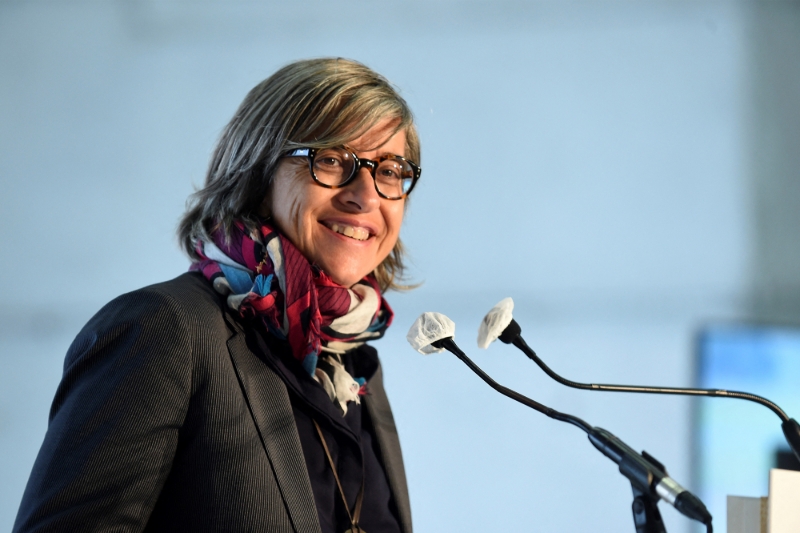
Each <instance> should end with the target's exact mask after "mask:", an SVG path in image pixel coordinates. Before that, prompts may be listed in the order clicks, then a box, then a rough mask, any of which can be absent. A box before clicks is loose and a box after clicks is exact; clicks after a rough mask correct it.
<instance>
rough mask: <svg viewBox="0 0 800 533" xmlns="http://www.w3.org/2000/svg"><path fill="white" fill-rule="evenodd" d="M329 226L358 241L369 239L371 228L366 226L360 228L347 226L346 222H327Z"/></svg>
mask: <svg viewBox="0 0 800 533" xmlns="http://www.w3.org/2000/svg"><path fill="white" fill-rule="evenodd" d="M325 225H326V226H327V227H328V228H330V229H331V230H333V231H335V232H336V233H339V234H341V235H344V236H345V237H350V238H351V239H355V240H357V241H366V240H367V239H369V230H367V229H364V228H359V227H356V226H345V225H344V224H335V223H334V224H325Z"/></svg>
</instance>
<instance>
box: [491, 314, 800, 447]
mask: <svg viewBox="0 0 800 533" xmlns="http://www.w3.org/2000/svg"><path fill="white" fill-rule="evenodd" d="M497 338H498V339H499V340H500V341H502V342H504V343H506V344H513V345H514V346H516V347H517V348H519V349H520V350H521V351H522V353H524V354H525V355H527V356H528V358H529V359H530V360H532V361H533V362H534V363H536V364H537V365H538V366H539V368H541V369H542V370H543V371H544V373H545V374H547V375H548V376H550V377H551V378H553V379H554V380H556V381H558V382H559V383H561V384H562V385H566V386H567V387H572V388H575V389H583V390H597V391H610V392H638V393H645V394H677V395H682V396H709V397H718V398H736V399H739V400H747V401H750V402H755V403H757V404H760V405H763V406H764V407H767V408H768V409H770V410H771V411H772V412H773V413H775V414H776V415H778V417H779V418H780V419H781V429H782V430H783V435H784V437H785V438H786V442H787V443H788V444H789V447H790V448H791V450H792V452H793V453H794V455H795V457H797V459H798V460H800V424H798V423H797V420H795V419H794V418H789V416H788V415H787V414H786V413H785V412H784V410H783V409H781V408H780V407H778V405H777V404H775V403H774V402H772V401H770V400H768V399H766V398H764V397H762V396H758V395H757V394H751V393H749V392H741V391H732V390H725V389H692V388H685V387H643V386H637V385H611V384H603V383H580V382H577V381H572V380H570V379H567V378H564V377H562V376H560V375H558V374H556V373H555V372H554V371H553V370H552V369H551V368H550V367H549V366H547V364H546V363H545V362H544V361H542V359H541V358H540V357H539V356H538V355H536V352H535V351H533V348H531V347H530V346H528V343H526V342H525V339H523V338H522V328H521V327H520V326H519V324H518V323H517V321H516V320H514V319H513V318H512V319H511V321H510V322H509V324H508V326H506V328H505V329H504V330H503V332H502V333H501V334H500V335H499V336H498V337H497Z"/></svg>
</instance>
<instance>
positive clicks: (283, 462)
mask: <svg viewBox="0 0 800 533" xmlns="http://www.w3.org/2000/svg"><path fill="white" fill-rule="evenodd" d="M233 328H234V330H235V331H236V333H235V334H234V335H233V336H232V337H231V338H230V339H228V343H227V344H228V350H229V351H230V354H231V360H232V361H233V366H234V368H235V369H236V375H237V377H238V378H239V383H240V384H241V386H242V390H243V391H244V395H245V397H246V399H247V403H248V405H249V407H250V413H251V414H252V416H253V420H254V421H255V424H256V427H257V428H258V432H259V436H260V437H261V442H262V444H263V445H264V450H265V451H266V452H267V456H268V458H269V461H270V463H271V464H272V469H273V471H274V472H275V478H276V479H277V481H278V487H279V489H280V491H281V495H282V496H283V501H284V502H285V504H286V509H287V510H288V512H289V516H290V518H291V521H292V524H293V525H294V528H295V530H296V531H297V532H298V533H306V532H309V533H311V532H315V533H319V532H320V526H319V518H318V516H317V507H316V504H315V503H314V496H313V493H312V491H311V482H310V481H309V479H308V468H307V467H306V464H305V460H304V459H303V449H302V447H301V444H300V437H299V436H298V434H297V426H296V424H295V421H294V415H293V414H292V406H291V403H290V400H289V394H288V392H287V391H286V386H285V385H284V383H283V381H281V379H280V378H279V377H278V376H277V375H276V374H275V373H274V372H273V371H272V370H271V369H270V368H269V367H268V366H267V365H266V364H265V363H264V362H263V361H261V359H259V357H258V356H257V355H256V354H255V353H253V352H252V350H250V348H249V347H248V346H247V342H246V341H245V334H244V332H242V330H241V329H240V328H239V327H238V325H234V326H233Z"/></svg>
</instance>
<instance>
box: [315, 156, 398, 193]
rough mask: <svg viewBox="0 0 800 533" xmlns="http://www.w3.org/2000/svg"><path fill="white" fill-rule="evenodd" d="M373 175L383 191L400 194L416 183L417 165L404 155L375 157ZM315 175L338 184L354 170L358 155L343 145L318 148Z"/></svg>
mask: <svg viewBox="0 0 800 533" xmlns="http://www.w3.org/2000/svg"><path fill="white" fill-rule="evenodd" d="M376 163H377V168H374V169H371V170H373V172H372V175H373V177H374V178H375V185H376V187H377V188H378V191H380V192H381V194H383V195H385V196H388V197H389V198H400V197H402V196H403V195H404V194H406V193H407V192H408V191H409V190H410V189H411V185H412V184H413V183H414V169H413V168H412V167H411V165H410V164H409V163H408V162H407V161H406V160H404V159H402V158H400V157H395V156H388V157H382V158H381V159H380V160H379V161H376ZM312 165H313V169H314V176H315V177H316V178H317V180H318V181H320V182H321V183H324V184H325V185H330V186H333V187H336V186H339V185H341V184H343V183H345V182H347V180H349V179H350V178H351V176H352V175H353V174H354V173H355V171H356V170H355V165H356V161H355V157H354V156H353V154H352V153H350V152H349V151H348V150H346V149H344V148H326V149H322V150H319V151H318V152H317V153H316V154H315V156H314V160H313V162H312Z"/></svg>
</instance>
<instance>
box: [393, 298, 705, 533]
mask: <svg viewBox="0 0 800 533" xmlns="http://www.w3.org/2000/svg"><path fill="white" fill-rule="evenodd" d="M454 336H455V324H454V323H453V321H452V320H450V319H449V318H447V317H446V316H445V315H443V314H441V313H423V314H422V315H420V316H419V318H417V320H416V321H415V322H414V324H413V325H412V326H411V329H410V330H409V332H408V335H407V336H406V338H407V339H408V341H409V343H410V344H411V346H412V347H413V348H414V349H415V350H417V351H418V352H420V353H423V354H430V353H434V352H441V351H443V350H447V351H449V352H451V353H452V354H454V355H455V356H456V357H458V358H459V359H461V360H462V361H463V362H464V363H465V364H466V365H467V366H468V367H469V368H470V369H471V370H472V371H473V372H475V373H476V374H477V375H478V376H479V377H480V378H481V379H483V380H484V381H485V382H486V383H488V384H489V386H491V387H492V388H493V389H495V390H496V391H498V392H499V393H501V394H503V395H505V396H508V397H509V398H511V399H513V400H516V401H518V402H519V403H521V404H523V405H526V406H528V407H530V408H532V409H534V410H536V411H539V412H540V413H543V414H545V415H546V416H548V417H550V418H553V419H555V420H559V421H562V422H567V423H569V424H572V425H574V426H576V427H579V428H580V429H582V430H583V431H584V432H586V434H587V435H588V437H589V441H590V442H591V443H592V444H593V445H594V447H595V448H597V449H598V450H600V451H601V452H602V453H603V455H605V456H606V457H608V458H609V459H611V460H612V461H614V462H615V463H616V464H617V465H618V466H619V471H620V473H622V475H624V476H625V477H626V478H628V480H629V481H630V482H631V485H632V487H633V489H634V495H635V496H637V498H635V499H634V505H633V514H634V522H635V523H636V524H637V531H639V530H640V527H639V526H640V522H644V521H646V518H644V514H645V513H649V518H650V520H651V523H652V522H653V521H657V522H658V523H661V517H660V515H659V513H658V508H657V507H655V505H654V503H655V502H657V501H658V499H659V498H661V499H664V500H665V501H666V502H667V503H669V504H671V505H672V506H674V507H675V509H677V510H678V511H679V512H680V513H681V514H683V515H685V516H687V517H689V518H691V519H693V520H697V521H698V522H701V523H703V524H705V525H706V528H707V531H708V533H711V531H712V526H711V520H712V518H711V514H710V513H709V512H708V509H706V507H705V505H703V502H702V501H700V499H699V498H697V497H696V496H695V495H693V494H692V493H691V492H689V491H688V490H686V489H685V488H683V487H682V486H681V485H680V484H678V483H677V482H676V481H675V480H674V479H672V478H671V477H669V476H668V475H667V473H666V469H665V468H664V465H662V464H661V463H660V462H658V461H657V460H656V459H655V458H654V457H652V456H651V455H650V454H648V453H647V452H642V453H641V454H639V453H638V452H636V451H635V450H633V449H632V448H631V447H630V446H628V445H627V444H625V443H624V442H623V441H622V440H620V439H619V438H617V437H616V436H614V435H613V434H612V433H611V432H610V431H607V430H605V429H602V428H599V427H593V426H591V425H590V424H588V423H587V422H585V421H583V420H581V419H580V418H578V417H576V416H573V415H569V414H566V413H561V412H559V411H556V410H555V409H552V408H550V407H547V406H545V405H543V404H540V403H539V402H536V401H534V400H532V399H530V398H528V397H527V396H524V395H522V394H520V393H518V392H516V391H514V390H512V389H509V388H508V387H505V386H503V385H501V384H499V383H497V382H496V381H495V380H494V379H492V378H491V377H490V376H489V375H488V374H486V373H485V372H484V371H483V370H482V369H481V368H480V367H479V366H478V365H476V364H475V363H474V362H473V361H472V360H471V359H470V358H469V357H467V354H465V353H464V352H463V351H462V350H461V349H460V348H459V347H458V345H457V344H456V343H455V341H454V340H453V337H454ZM640 494H641V495H645V496H646V497H645V498H643V499H639V498H638V496H639V495H640ZM649 502H652V503H653V505H652V507H650V508H646V509H643V508H642V507H647V506H648V503H649ZM637 503H638V508H637ZM643 527H644V526H643ZM661 527H662V529H661V531H663V524H661ZM651 530H653V531H655V530H657V529H656V528H654V529H642V531H651Z"/></svg>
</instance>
